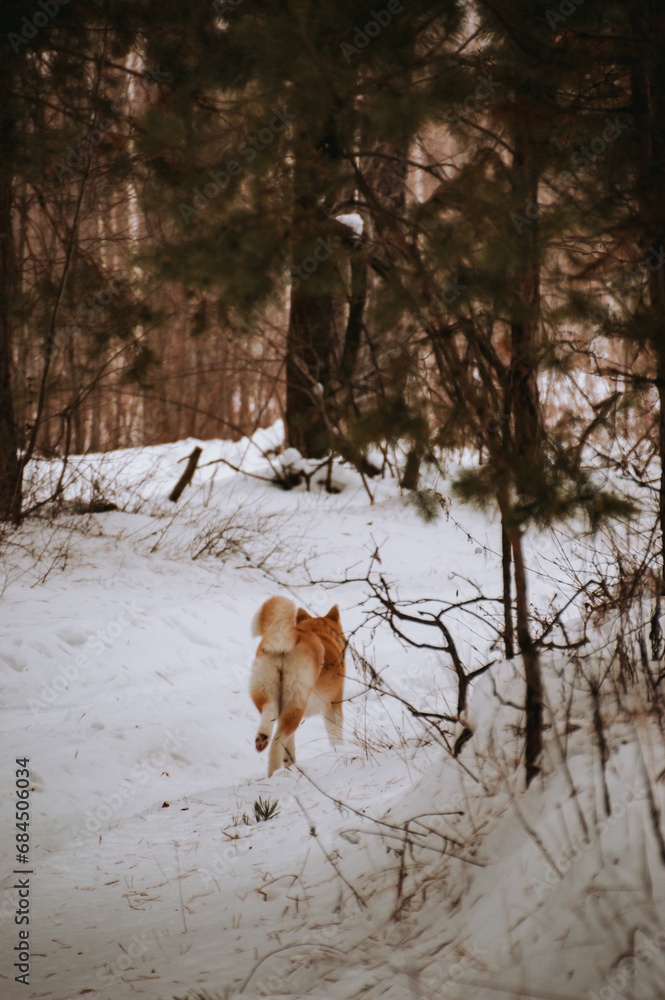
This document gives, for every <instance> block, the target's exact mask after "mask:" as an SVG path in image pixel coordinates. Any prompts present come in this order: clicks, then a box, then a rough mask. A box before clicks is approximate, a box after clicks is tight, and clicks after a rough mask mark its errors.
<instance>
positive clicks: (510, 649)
mask: <svg viewBox="0 0 665 1000" xmlns="http://www.w3.org/2000/svg"><path fill="white" fill-rule="evenodd" d="M511 569H512V557H511V548H510V539H509V538H508V532H507V531H506V528H505V525H504V523H503V516H502V517H501V570H502V574H503V644H504V649H505V651H506V659H507V660H512V658H513V656H514V655H515V634H514V631H513V599H512V593H511V589H512V588H511V579H510V571H511Z"/></svg>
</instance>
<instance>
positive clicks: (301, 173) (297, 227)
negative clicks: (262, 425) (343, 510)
mask: <svg viewBox="0 0 665 1000" xmlns="http://www.w3.org/2000/svg"><path fill="white" fill-rule="evenodd" d="M330 129H333V126H329V129H328V131H326V130H324V134H323V136H322V138H321V141H320V144H319V148H318V150H317V153H318V156H319V157H321V156H323V157H326V158H327V159H330V160H332V159H334V158H335V157H336V155H337V153H338V151H337V147H336V144H335V142H334V134H333V133H334V130H333V132H330ZM328 132H330V135H329V134H328ZM307 143H308V136H307V135H306V134H305V133H303V134H301V135H300V136H299V141H298V143H297V146H296V149H295V150H294V159H295V165H294V170H293V183H294V189H295V201H294V217H293V223H292V232H293V239H292V247H291V253H292V272H291V274H292V278H291V282H292V283H291V309H290V313H289V326H288V330H287V336H286V413H285V424H286V443H287V444H288V445H289V446H291V447H293V448H297V449H298V451H299V452H300V453H301V455H303V456H304V457H305V458H321V457H322V456H323V455H325V454H326V453H327V452H328V451H329V450H330V436H329V432H328V423H327V421H326V415H325V400H326V399H327V398H328V396H329V395H330V381H331V365H332V355H333V337H334V329H335V310H334V303H333V291H332V286H333V285H334V271H333V265H332V264H331V262H330V256H331V252H332V251H331V249H330V243H327V242H326V241H325V240H324V239H322V237H323V236H324V233H325V228H324V227H325V222H326V218H327V213H326V211H325V207H324V208H323V209H322V208H321V207H320V205H319V185H320V181H319V179H318V175H317V172H316V169H315V168H313V167H312V165H311V164H312V161H313V160H314V162H315V163H316V159H315V158H314V157H313V155H312V154H313V151H312V150H311V149H310V148H308V146H307Z"/></svg>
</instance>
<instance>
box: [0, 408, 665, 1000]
mask: <svg viewBox="0 0 665 1000" xmlns="http://www.w3.org/2000/svg"><path fill="white" fill-rule="evenodd" d="M280 433H281V432H280V428H279V426H276V427H275V428H273V429H272V430H271V431H267V432H261V433H260V434H259V435H257V438H256V439H255V441H254V442H253V443H251V442H248V441H243V442H240V443H238V444H232V443H230V442H223V441H216V442H195V441H192V440H188V441H183V442H179V443H177V444H173V445H166V446H160V447H156V448H150V449H142V450H136V451H126V452H113V453H111V454H109V455H106V456H98V457H97V458H95V457H88V458H86V459H85V460H83V459H80V460H77V459H72V460H71V463H70V467H69V469H68V470H67V476H68V477H69V482H70V485H69V486H68V498H69V500H70V501H71V503H70V504H69V505H66V506H65V507H64V508H63V509H62V510H61V511H60V512H59V513H58V514H57V516H55V513H54V512H53V511H51V510H50V509H49V508H47V507H46V508H40V509H39V510H38V511H37V512H36V516H34V517H32V518H30V519H29V520H28V522H27V523H26V524H25V526H24V527H23V528H22V529H21V530H20V531H16V532H11V531H9V532H8V533H7V536H6V537H5V539H4V541H3V554H2V575H1V577H0V579H1V580H2V587H3V589H2V603H1V605H0V615H1V619H2V634H3V638H2V646H1V647H0V661H1V664H2V677H3V685H2V694H1V701H0V707H1V711H2V728H3V731H4V734H5V736H4V748H5V753H4V763H3V768H2V771H1V774H2V779H1V780H2V784H1V789H2V799H3V802H4V806H3V823H2V826H3V831H4V836H3V839H2V851H3V868H2V875H3V878H2V883H1V885H2V896H1V897H0V921H1V924H2V963H1V964H0V992H1V993H2V996H3V997H10V998H15V997H16V998H18V997H27V996H29V997H35V998H37V997H40V998H42V997H43V998H48V1000H73V998H75V997H78V996H91V997H99V998H100V1000H129V998H150V1000H158V998H161V1000H169V998H171V997H173V996H177V997H185V996H192V997H194V996H196V995H198V994H204V995H206V996H209V997H223V998H227V1000H231V998H233V1000H236V998H237V1000H239V998H252V997H258V996H264V997H265V996H267V997H290V998H292V1000H295V998H299V997H314V998H324V997H325V998H329V1000H342V998H348V1000H351V998H358V997H367V998H379V997H381V998H387V1000H403V998H404V1000H406V998H409V1000H412V998H419V997H421V998H448V997H449V998H451V1000H453V998H460V1000H461V998H464V1000H490V998H493V1000H495V998H497V997H500V998H506V1000H507V998H513V997H520V998H524V997H527V998H534V1000H535V998H543V1000H545V998H547V1000H560V998H561V1000H562V998H569V1000H580V998H582V997H589V998H590V1000H593V998H602V1000H609V998H614V997H626V998H634V1000H638V998H639V1000H650V998H654V1000H655V998H657V997H662V996H663V995H664V994H663V985H662V984H663V981H665V921H664V917H665V844H664V843H663V839H662V833H661V831H662V829H663V826H662V815H663V809H664V807H665V796H664V795H663V778H664V777H665V753H664V741H663V728H662V718H660V717H659V716H658V715H657V713H655V712H653V711H650V710H647V703H646V695H645V693H644V690H643V686H642V684H641V681H640V680H639V678H637V679H636V680H635V683H634V685H633V687H632V688H630V687H626V686H625V685H624V686H623V687H622V686H621V682H620V681H615V680H613V679H612V678H615V677H617V676H618V670H619V666H620V664H619V660H620V657H619V656H618V654H617V643H616V640H615V630H616V627H617V626H616V620H615V618H612V616H611V615H610V616H605V617H604V618H602V619H601V617H600V616H599V617H598V618H597V619H595V620H594V621H593V622H592V623H591V625H590V627H589V632H588V636H589V642H587V643H586V644H585V645H583V646H580V647H579V648H578V649H577V650H574V651H571V650H563V649H546V650H545V651H544V654H543V658H544V668H545V671H546V682H547V703H548V730H547V733H546V736H547V747H546V757H545V761H544V774H543V777H542V779H538V780H536V781H535V782H534V783H533V784H532V786H531V787H530V789H529V791H528V792H525V791H524V775H523V768H522V767H521V766H520V760H521V754H522V752H523V731H522V728H521V727H522V725H523V719H522V713H521V712H520V710H519V702H521V700H522V699H523V680H522V678H521V665H520V662H519V658H516V659H515V660H513V661H512V662H507V661H502V660H501V647H500V645H499V643H498V642H497V633H496V628H497V627H500V623H499V625H498V626H497V622H499V613H500V604H499V603H498V602H497V600H495V599H498V598H499V597H500V593H501V566H500V555H499V551H498V549H499V538H498V529H497V526H496V525H495V524H492V523H488V522H487V521H486V520H485V518H484V517H481V515H480V514H476V513H474V512H473V511H470V510H469V509H466V508H462V507H460V506H459V505H458V504H456V503H455V502H454V501H448V502H446V503H445V509H442V510H441V515H440V517H439V518H438V519H437V520H436V521H434V522H432V523H425V521H423V519H422V518H421V517H420V516H419V514H418V512H417V511H416V509H415V507H414V506H413V505H411V504H408V503H405V501H404V498H403V497H401V496H400V491H399V489H398V487H397V486H396V485H395V482H394V480H392V479H391V478H390V477H386V478H385V479H383V480H379V481H377V480H373V481H371V482H370V483H368V487H369V490H370V491H371V493H372V494H373V503H370V498H369V496H368V492H367V490H366V488H365V487H364V486H363V483H362V482H361V481H360V478H359V477H358V476H357V474H356V473H354V472H352V471H350V470H349V469H346V468H342V469H337V470H335V472H334V475H333V480H334V482H335V483H336V485H337V487H338V488H339V492H338V493H332V494H331V493H327V492H325V491H324V490H323V488H322V486H321V484H320V482H318V481H317V479H322V478H325V470H323V471H322V472H321V473H319V475H318V477H317V476H315V477H314V479H313V481H312V485H311V491H310V492H307V491H306V489H305V486H304V484H303V485H301V486H299V487H298V488H296V489H293V490H289V491H284V490H281V489H279V488H278V487H277V486H275V485H272V484H271V483H269V482H267V481H266V480H267V479H269V478H270V477H271V475H272V472H271V466H270V464H269V463H268V461H267V460H266V458H265V455H264V453H265V452H266V450H267V449H269V448H270V447H273V446H275V445H277V444H278V442H279V440H280ZM196 444H199V445H200V446H201V447H202V449H203V455H202V457H201V460H200V469H199V471H198V472H197V473H196V474H195V477H194V482H193V485H192V486H190V487H189V488H188V489H186V490H185V492H184V493H183V495H182V497H181V499H180V500H179V502H178V504H177V505H173V504H171V503H169V502H168V500H167V499H166V497H167V495H168V493H169V491H170V489H171V488H172V486H173V485H174V483H175V481H176V480H177V478H178V476H179V475H180V473H181V472H182V469H183V464H182V460H183V459H184V458H185V457H186V456H187V455H188V454H189V453H190V452H191V451H192V449H193V447H194V446H195V445H196ZM220 459H224V460H225V462H220V461H218V460H220ZM279 462H280V459H279V458H274V459H272V464H273V466H277V465H279ZM208 463H215V464H208ZM226 463H230V464H226ZM296 465H297V463H296ZM232 466H235V467H242V468H243V469H244V470H245V472H246V473H249V474H251V475H245V474H243V473H238V472H236V471H234V469H233V468H232ZM59 473H60V469H59V468H52V467H51V466H50V465H49V464H47V463H42V464H41V465H38V464H35V465H34V467H33V483H32V487H33V491H34V497H35V499H36V500H37V501H38V500H39V498H40V496H41V497H42V498H43V497H45V496H46V495H47V492H48V491H47V489H46V485H47V479H49V477H50V480H49V481H50V482H55V481H57V477H58V475H59ZM256 477H260V478H256ZM40 484H41V485H40ZM428 485H429V486H430V487H431V489H433V490H436V491H437V492H438V493H440V494H441V496H442V497H443V498H448V497H449V488H448V485H447V483H446V481H445V480H444V479H441V478H439V477H438V476H434V475H433V476H432V478H431V481H430V482H429V483H428ZM40 489H41V490H42V492H41V494H40V493H39V490H40ZM93 496H97V497H100V496H103V497H104V498H105V499H107V500H110V501H113V502H115V503H116V504H117V506H118V507H119V509H118V510H115V511H109V512H105V513H97V514H89V513H78V512H77V508H76V507H75V503H74V501H75V500H76V498H79V499H83V500H86V501H87V500H89V499H90V498H91V497H93ZM621 541H622V544H623V545H625V546H626V547H627V549H629V548H630V545H631V535H630V532H629V531H628V532H626V533H624V534H623V535H622V537H621ZM527 556H528V564H529V568H530V570H531V577H530V579H531V600H532V602H533V605H534V610H535V611H536V612H537V613H538V614H540V615H541V616H542V618H543V621H545V619H546V618H547V616H548V615H550V617H551V616H552V614H553V609H554V608H559V607H562V608H563V607H564V605H565V604H566V601H567V600H568V598H569V597H570V596H572V595H573V593H574V592H575V590H576V587H577V583H578V581H579V579H580V578H583V577H584V575H585V574H587V576H591V575H593V574H594V573H596V572H597V568H598V565H599V563H607V562H611V560H612V558H613V557H612V550H611V548H610V547H609V543H608V542H607V541H604V540H603V539H598V540H595V541H594V540H589V539H588V538H586V537H585V536H583V535H582V534H580V533H579V532H577V531H571V532H570V533H567V534H564V533H562V532H559V533H552V534H549V535H547V536H539V537H534V538H532V539H530V545H529V547H528V549H527ZM370 568H371V573H372V580H374V582H375V585H378V584H377V581H379V580H380V577H381V576H383V577H384V579H385V581H386V583H387V584H388V585H389V587H390V593H391V595H392V596H393V597H395V598H400V599H402V600H419V599H424V598H428V599H432V601H438V602H442V603H444V604H446V603H448V602H450V603H456V602H460V601H465V600H467V601H471V600H472V599H473V600H474V601H475V603H472V604H468V605H467V607H466V609H465V608H461V609H457V610H455V611H452V612H450V614H448V615H447V616H446V622H447V623H448V627H449V628H450V630H451V633H452V635H453V637H454V640H455V643H456V647H457V649H458V650H459V653H460V656H461V658H462V660H463V662H464V664H465V666H466V667H467V669H468V670H473V669H475V668H477V667H479V666H481V665H482V664H484V663H485V662H488V661H490V660H492V659H493V660H495V662H494V664H493V666H492V667H491V668H490V670H489V671H488V672H486V673H484V674H483V675H482V676H481V677H480V678H479V680H478V681H477V684H476V687H475V690H474V692H473V695H472V701H471V705H470V708H469V711H468V713H467V715H468V719H467V721H468V722H469V724H470V726H471V727H472V728H473V729H474V735H473V737H472V738H471V740H470V741H469V742H468V743H467V744H466V745H465V746H464V749H463V750H462V752H461V755H460V756H459V757H458V758H457V759H454V758H453V756H452V754H451V752H450V748H451V747H452V745H453V743H454V741H455V738H456V737H457V736H458V735H459V734H460V732H461V731H462V726H461V725H460V724H458V723H457V724H456V723H448V722H441V721H440V722H439V728H438V729H432V728H431V726H429V725H428V724H427V722H426V720H425V719H424V718H423V717H422V716H418V715H414V714H413V713H412V712H411V711H410V710H409V705H410V706H412V708H413V709H415V710H416V712H420V713H435V714H439V715H454V714H455V710H456V698H457V684H456V679H455V674H454V671H453V669H452V665H451V660H450V657H449V656H448V655H446V654H445V653H443V652H440V651H433V650H429V649H427V648H415V647H413V646H408V645H406V644H405V643H404V642H400V641H399V640H398V638H396V637H395V636H394V635H393V633H392V632H391V630H390V628H389V626H388V624H387V623H386V622H385V621H383V620H382V619H380V618H379V617H377V616H376V614H374V612H376V611H377V610H378V604H377V600H376V598H375V597H374V594H373V591H372V589H371V586H370V583H369V582H368V580H367V579H366V578H367V575H368V573H369V572H370ZM276 593H283V594H285V595H287V596H291V597H293V599H294V600H296V601H297V602H298V603H299V604H300V605H301V606H303V607H306V608H308V609H309V610H310V611H311V612H312V613H314V614H323V613H325V612H326V611H327V610H328V608H329V607H330V606H331V605H333V604H335V603H337V604H339V606H340V609H341V615H342V624H343V626H344V628H345V630H346V633H347V635H348V636H349V637H350V641H351V650H352V654H350V655H349V657H348V660H349V662H348V674H349V679H348V681H347V688H346V698H347V704H346V706H345V718H346V721H345V730H346V733H345V735H346V742H345V745H344V747H343V748H341V749H339V750H337V751H335V750H331V748H330V747H329V745H328V742H327V739H326V736H325V730H324V727H323V724H322V722H321V721H320V720H319V719H309V720H306V721H305V723H304V724H303V726H302V727H301V729H300V730H299V731H298V733H297V736H296V746H297V751H298V757H297V765H298V766H297V768H294V769H293V770H292V771H291V772H289V773H287V772H284V771H280V772H279V773H278V774H277V775H275V776H274V777H273V778H271V779H270V780H268V779H267V778H266V777H265V774H266V765H267V761H266V755H265V754H263V755H261V756H259V755H257V754H256V752H255V750H254V734H255V729H256V723H257V716H256V712H255V709H254V706H253V705H252V703H251V701H250V699H249V696H248V693H247V685H248V676H249V668H250V665H251V661H252V658H253V653H254V649H255V642H254V641H253V640H252V639H251V638H250V622H251V619H252V616H253V614H254V613H255V611H256V610H257V608H258V606H259V605H260V604H261V602H262V601H264V600H265V599H266V598H267V597H269V596H270V595H272V594H276ZM481 594H482V595H484V597H485V598H490V599H492V600H480V599H479V597H480V595H481ZM582 603H583V601H582V600H579V601H573V602H572V603H571V605H570V606H569V607H568V608H567V609H566V610H565V612H564V613H563V614H562V616H561V622H562V623H563V628H561V627H560V626H554V627H553V629H552V632H551V635H550V636H549V638H550V639H551V641H552V643H554V644H556V645H559V646H560V645H563V644H564V639H565V638H566V637H567V638H568V640H569V641H570V642H571V643H573V642H574V641H575V639H576V638H577V637H579V636H580V635H581V632H580V625H579V619H580V614H581V611H582ZM421 607H422V608H425V609H427V608H434V607H437V608H439V607H440V604H439V605H435V604H426V605H423V606H421ZM548 620H549V619H548ZM433 631H434V630H431V629H425V628H421V629H419V630H417V631H414V630H413V629H412V630H411V631H410V632H409V634H410V635H411V636H412V637H414V638H415V639H416V640H417V641H420V642H424V643H432V644H439V642H440V636H438V635H437V636H434V635H432V634H430V633H431V632H433ZM630 635H631V636H632V640H634V643H635V644H636V643H637V639H638V635H637V633H636V632H634V631H633V632H632V633H630ZM493 644H494V645H493ZM635 648H637V646H635ZM626 655H628V657H629V658H630V657H631V656H632V655H633V653H632V647H630V648H628V650H627V653H626ZM636 655H637V656H639V653H638V654H636ZM651 668H652V673H653V676H657V675H658V669H659V668H658V665H657V664H655V663H653V664H651ZM372 670H374V671H376V672H378V674H379V675H380V677H381V679H382V681H383V690H377V685H378V682H375V683H374V684H373V685H371V682H370V676H371V671H372ZM624 680H625V678H624ZM598 688H599V690H600V694H599V696H598V699H597V700H596V703H595V709H596V711H595V714H594V699H593V697H592V695H593V692H594V691H595V690H597V689H598ZM406 703H408V704H406ZM23 758H29V763H28V764H27V767H28V768H29V772H30V789H31V791H30V796H29V802H30V806H29V810H30V812H29V815H30V824H29V835H30V841H29V846H30V850H29V864H27V865H23V864H22V863H21V862H19V861H17V860H15V859H16V858H17V849H16V841H15V829H14V822H15V817H14V811H13V803H14V801H15V788H16V774H15V772H16V770H17V767H18V765H16V766H15V764H14V761H15V760H16V759H18V760H22V759H23ZM259 797H260V798H262V799H263V800H277V802H278V814H277V815H276V816H275V817H274V818H271V819H269V820H267V821H264V822H257V821H256V820H255V813H254V806H255V803H256V802H257V801H258V799H259ZM22 869H23V870H25V871H30V872H31V874H30V896H29V899H30V924H29V946H30V970H31V971H30V977H29V985H24V984H23V983H21V982H16V981H15V978H14V977H15V975H17V974H18V973H17V972H16V971H14V969H13V963H14V961H16V958H15V954H16V951H15V949H19V952H20V947H19V946H20V944H21V939H20V938H19V931H20V929H21V925H19V924H17V923H16V922H15V919H14V917H15V913H16V910H17V905H18V903H17V900H18V896H17V893H18V890H17V889H16V888H15V887H14V886H15V884H16V881H15V880H16V879H21V878H23V879H25V878H27V876H26V875H21V874H19V875H15V874H12V873H13V872H14V870H17V871H19V872H20V871H21V870H22ZM26 926H27V925H26ZM22 940H23V941H25V940H26V939H25V938H24V939H22Z"/></svg>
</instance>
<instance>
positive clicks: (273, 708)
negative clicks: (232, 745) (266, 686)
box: [254, 702, 277, 753]
mask: <svg viewBox="0 0 665 1000" xmlns="http://www.w3.org/2000/svg"><path fill="white" fill-rule="evenodd" d="M276 719H277V705H275V704H274V702H268V704H267V705H266V706H265V708H264V709H263V711H262V712H261V718H260V720H259V728H258V729H257V731H256V739H255V740H254V745H255V747H256V749H257V751H258V752H259V753H261V752H262V751H263V750H265V748H266V747H267V746H268V743H269V742H270V737H271V736H272V730H273V726H274V725H275V720H276Z"/></svg>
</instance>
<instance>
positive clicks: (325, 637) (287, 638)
mask: <svg viewBox="0 0 665 1000" xmlns="http://www.w3.org/2000/svg"><path fill="white" fill-rule="evenodd" d="M252 634H253V635H255V636H259V635H260V636H261V637H262V638H261V642H260V643H259V648H258V649H257V651H256V658H255V660H254V664H253V666H252V673H251V678H250V685H249V692H250V695H251V697H252V701H253V702H254V704H255V705H256V707H257V709H258V711H259V712H260V714H261V719H260V721H259V728H258V732H257V734H256V741H255V744H256V749H257V750H258V752H259V753H261V751H262V750H265V748H266V747H267V746H268V743H269V742H270V736H271V734H272V730H273V726H274V724H275V722H277V729H276V731H275V735H274V737H273V740H272V743H271V744H270V752H269V754H268V777H270V775H271V774H272V773H273V772H274V771H276V770H277V769H278V768H280V767H289V766H290V765H291V764H292V763H293V762H294V761H295V759H296V747H295V731H296V729H297V728H298V726H299V725H300V722H301V720H302V719H303V718H304V717H307V716H310V715H317V714H318V713H319V712H320V713H322V714H323V717H324V720H325V724H326V730H327V733H328V738H329V740H330V743H331V745H332V746H337V745H338V744H339V743H341V742H342V723H343V714H342V700H343V697H344V674H345V662H344V654H345V652H346V640H345V638H344V633H343V631H342V626H341V624H340V620H339V608H338V607H337V605H335V606H334V607H333V608H331V609H330V611H329V612H328V614H327V615H324V617H323V618H313V617H312V616H311V615H310V614H308V613H307V611H305V610H304V609H303V608H300V609H299V610H298V611H297V612H296V606H295V604H294V603H293V601H290V600H289V599H288V598H286V597H271V598H270V599H269V600H267V601H266V602H265V604H263V605H262V606H261V607H260V608H259V610H258V612H257V613H256V615H255V616H254V621H253V622H252Z"/></svg>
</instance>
